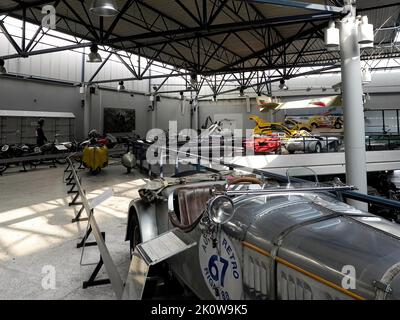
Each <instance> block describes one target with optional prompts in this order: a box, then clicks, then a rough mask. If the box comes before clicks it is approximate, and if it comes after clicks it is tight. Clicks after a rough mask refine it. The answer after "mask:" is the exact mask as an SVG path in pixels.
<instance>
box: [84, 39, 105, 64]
mask: <svg viewBox="0 0 400 320" xmlns="http://www.w3.org/2000/svg"><path fill="white" fill-rule="evenodd" d="M98 51H99V48H98V47H97V45H95V44H93V45H92V46H91V47H90V53H89V54H88V60H87V62H89V63H99V62H102V61H103V59H101V56H100V54H99V52H98Z"/></svg>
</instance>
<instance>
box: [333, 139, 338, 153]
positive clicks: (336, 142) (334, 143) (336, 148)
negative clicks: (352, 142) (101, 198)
mask: <svg viewBox="0 0 400 320" xmlns="http://www.w3.org/2000/svg"><path fill="white" fill-rule="evenodd" d="M332 149H333V151H334V152H338V151H339V142H338V141H333V144H332Z"/></svg>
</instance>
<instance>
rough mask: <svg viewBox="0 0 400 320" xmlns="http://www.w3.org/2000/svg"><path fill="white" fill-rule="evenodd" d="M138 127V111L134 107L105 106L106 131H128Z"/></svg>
mask: <svg viewBox="0 0 400 320" xmlns="http://www.w3.org/2000/svg"><path fill="white" fill-rule="evenodd" d="M135 129H136V113H135V110H133V109H117V108H104V132H105V133H126V132H132V131H134V130H135Z"/></svg>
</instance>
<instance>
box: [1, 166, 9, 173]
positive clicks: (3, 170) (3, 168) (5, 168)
mask: <svg viewBox="0 0 400 320" xmlns="http://www.w3.org/2000/svg"><path fill="white" fill-rule="evenodd" d="M7 168H8V165H6V164H5V165H0V174H2V173H4V172H5V171H6V170H7Z"/></svg>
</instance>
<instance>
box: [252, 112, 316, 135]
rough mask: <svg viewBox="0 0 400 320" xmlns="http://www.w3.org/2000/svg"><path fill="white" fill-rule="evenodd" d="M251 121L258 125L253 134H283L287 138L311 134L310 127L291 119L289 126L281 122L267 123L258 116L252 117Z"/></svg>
mask: <svg viewBox="0 0 400 320" xmlns="http://www.w3.org/2000/svg"><path fill="white" fill-rule="evenodd" d="M249 119H250V120H253V121H254V122H255V123H256V126H255V127H254V129H253V132H254V134H258V135H273V134H277V135H280V134H283V137H284V138H287V137H292V136H294V135H296V134H299V132H301V131H307V132H311V129H310V127H309V126H306V125H304V124H302V123H300V122H297V121H294V120H292V119H290V122H289V126H288V125H285V124H283V123H281V122H266V121H264V120H263V119H261V118H260V117H258V116H256V115H252V116H250V117H249Z"/></svg>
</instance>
